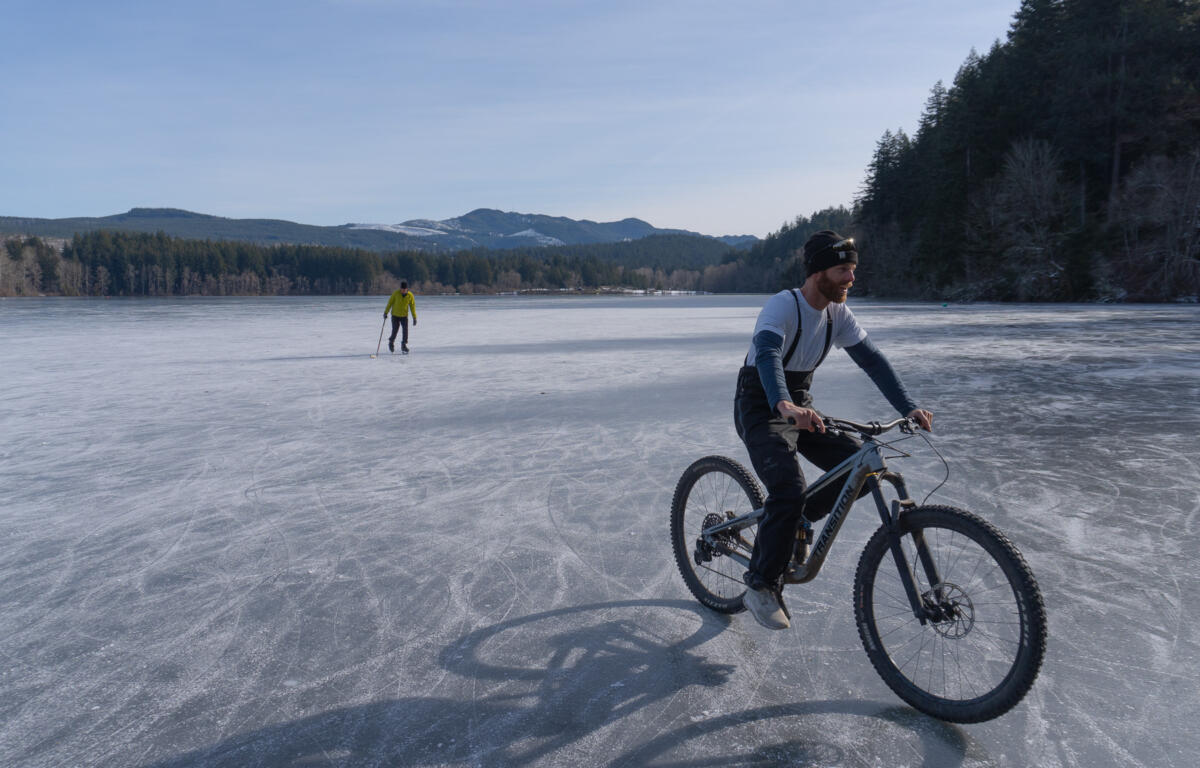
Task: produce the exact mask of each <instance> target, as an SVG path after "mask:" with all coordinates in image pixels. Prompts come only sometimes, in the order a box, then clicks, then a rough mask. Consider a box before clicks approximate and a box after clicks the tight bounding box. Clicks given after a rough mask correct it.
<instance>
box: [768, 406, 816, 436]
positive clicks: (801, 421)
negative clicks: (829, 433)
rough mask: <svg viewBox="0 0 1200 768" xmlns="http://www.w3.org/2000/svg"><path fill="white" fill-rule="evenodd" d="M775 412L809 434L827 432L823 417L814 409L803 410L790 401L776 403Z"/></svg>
mask: <svg viewBox="0 0 1200 768" xmlns="http://www.w3.org/2000/svg"><path fill="white" fill-rule="evenodd" d="M775 410H776V411H778V412H779V415H780V416H782V417H783V418H784V419H786V420H787V421H788V422H789V423H791V424H795V425H796V426H797V427H799V428H800V429H804V430H807V431H809V432H824V431H825V422H824V421H822V420H821V415H820V414H819V413H817V412H816V411H814V410H813V409H812V408H801V407H799V406H798V405H796V404H795V403H793V402H791V401H790V400H780V401H779V402H778V403H776V405H775Z"/></svg>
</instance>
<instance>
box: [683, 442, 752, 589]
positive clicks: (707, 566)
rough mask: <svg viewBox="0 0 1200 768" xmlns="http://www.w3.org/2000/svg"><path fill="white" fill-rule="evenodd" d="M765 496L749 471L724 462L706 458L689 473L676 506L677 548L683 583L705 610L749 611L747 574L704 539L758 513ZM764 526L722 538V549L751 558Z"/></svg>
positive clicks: (741, 566) (691, 467)
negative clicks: (711, 529) (706, 533)
mask: <svg viewBox="0 0 1200 768" xmlns="http://www.w3.org/2000/svg"><path fill="white" fill-rule="evenodd" d="M762 505H763V495H762V490H761V489H760V488H759V487H758V481H757V480H755V479H754V476H753V475H751V474H750V472H749V470H747V469H746V468H745V467H743V466H742V465H741V464H739V463H737V462H736V461H734V460H733V459H728V458H725V457H724V456H705V457H704V458H703V459H699V460H697V461H696V462H694V463H693V464H692V465H691V466H690V467H688V468H687V469H686V470H684V472H683V475H682V476H681V477H680V478H679V483H678V484H676V486H675V496H674V498H673V499H672V500H671V548H672V550H674V552H675V563H676V564H677V565H678V566H679V572H680V573H681V574H683V581H684V583H685V584H687V587H688V589H689V590H691V593H692V594H693V595H695V596H696V599H697V600H699V601H700V602H701V603H703V604H704V605H707V606H708V607H709V608H712V609H713V610H715V611H720V612H721V613H738V612H739V611H742V610H744V609H745V607H744V606H743V605H742V594H743V593H744V592H745V591H746V584H745V582H743V581H742V574H743V573H745V571H746V568H745V566H743V565H742V564H741V563H739V562H737V561H736V560H733V559H731V558H730V557H728V556H727V555H725V554H723V553H722V552H721V549H720V547H713V546H711V545H710V544H708V543H706V542H705V541H704V540H702V539H701V536H700V534H701V532H702V531H703V530H704V529H705V528H708V527H710V526H713V525H716V524H718V523H721V522H724V521H726V520H732V519H733V518H735V517H740V516H741V515H744V514H748V513H750V512H753V511H754V510H756V509H759V508H761V507H762ZM757 533H758V525H757V524H755V525H752V526H749V527H747V528H743V529H741V530H739V531H729V532H727V533H725V534H722V535H721V538H720V545H721V547H728V548H729V549H732V550H736V551H738V552H741V553H743V554H745V556H746V557H750V553H751V551H752V550H753V548H754V537H755V535H756V534H757Z"/></svg>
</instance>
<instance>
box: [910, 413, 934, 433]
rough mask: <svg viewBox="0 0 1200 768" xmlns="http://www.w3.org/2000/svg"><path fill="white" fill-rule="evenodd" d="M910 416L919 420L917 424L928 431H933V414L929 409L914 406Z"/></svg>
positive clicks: (914, 419) (916, 420)
mask: <svg viewBox="0 0 1200 768" xmlns="http://www.w3.org/2000/svg"><path fill="white" fill-rule="evenodd" d="M908 418H910V419H912V420H913V421H915V422H917V426H919V427H920V428H921V429H923V430H925V431H926V432H932V431H933V414H932V413H930V412H929V411H926V410H922V409H921V408H914V409H913V410H912V412H911V413H909V414H908Z"/></svg>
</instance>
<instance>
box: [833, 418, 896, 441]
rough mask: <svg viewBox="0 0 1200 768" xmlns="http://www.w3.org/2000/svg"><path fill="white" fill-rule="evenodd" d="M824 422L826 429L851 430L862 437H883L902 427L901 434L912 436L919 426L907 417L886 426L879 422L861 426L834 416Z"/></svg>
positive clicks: (890, 422) (855, 422)
mask: <svg viewBox="0 0 1200 768" xmlns="http://www.w3.org/2000/svg"><path fill="white" fill-rule="evenodd" d="M824 421H825V426H826V427H829V428H832V429H842V430H850V431H853V432H857V433H859V434H860V435H867V436H870V437H875V436H877V435H882V434H883V433H884V432H890V431H891V430H893V429H895V428H896V427H900V431H901V432H907V433H909V434H912V433H913V430H914V429H915V427H916V426H917V423H916V422H915V421H914V420H912V419H910V418H908V417H907V416H901V417H900V418H898V419H896V420H895V421H889V422H887V423H886V424H881V423H879V422H878V421H872V422H868V423H866V424H860V423H859V422H857V421H850V420H849V419H835V418H834V417H832V416H826V417H825V418H824Z"/></svg>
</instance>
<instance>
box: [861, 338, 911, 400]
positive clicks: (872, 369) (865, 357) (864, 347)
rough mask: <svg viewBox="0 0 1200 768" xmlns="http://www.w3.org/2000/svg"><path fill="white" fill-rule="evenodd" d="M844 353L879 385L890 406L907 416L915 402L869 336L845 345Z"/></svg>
mask: <svg viewBox="0 0 1200 768" xmlns="http://www.w3.org/2000/svg"><path fill="white" fill-rule="evenodd" d="M846 354H848V355H850V359H851V360H853V361H854V362H855V363H857V364H858V367H859V368H862V369H863V370H864V371H866V372H867V375H868V376H870V377H871V381H873V382H875V386H877V387H879V391H880V392H882V393H883V396H884V397H886V398H887V401H888V402H889V403H891V404H892V407H893V408H895V409H896V410H897V411H899V412H900V415H901V416H907V415H908V414H910V413H912V412H913V409H915V408H916V407H917V404H916V403H914V402H913V399H912V397H910V396H909V394H908V390H907V389H905V388H904V383H903V382H901V381H900V377H899V376H897V375H896V371H894V370H893V369H892V364H891V363H889V362H888V360H887V358H886V357H884V356H883V353H882V352H880V351H879V348H878V347H876V346H875V344H874V343H872V342H871V339H870V338H869V337H868V338H865V339H863V340H862V341H860V342H858V343H857V344H855V345H854V346H851V347H846Z"/></svg>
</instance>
